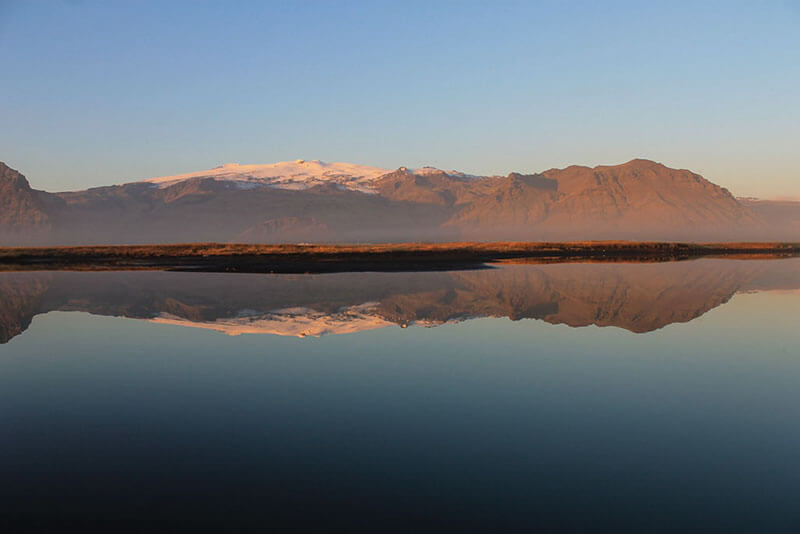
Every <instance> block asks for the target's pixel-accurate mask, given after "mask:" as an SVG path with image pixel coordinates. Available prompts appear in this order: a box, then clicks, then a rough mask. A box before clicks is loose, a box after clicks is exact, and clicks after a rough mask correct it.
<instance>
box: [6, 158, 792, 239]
mask: <svg viewBox="0 0 800 534" xmlns="http://www.w3.org/2000/svg"><path fill="white" fill-rule="evenodd" d="M384 171H385V172H384ZM0 173H1V174H0V188H2V189H0V191H2V192H3V194H2V196H0V244H4V245H19V244H65V245H68V244H112V243H131V244H136V243H168V242H187V241H218V242H230V241H233V240H236V239H237V238H240V239H242V238H243V239H246V240H247V242H287V241H309V242H315V241H317V242H362V241H367V242H376V241H383V242H389V241H445V240H528V241H541V240H584V239H602V240H605V239H631V240H707V241H709V240H732V239H739V240H741V239H751V240H755V239H791V238H794V239H797V238H800V235H798V229H800V225H795V224H794V223H793V222H790V223H786V221H785V219H786V217H789V219H790V221H791V220H793V219H792V217H795V215H794V214H793V212H792V213H789V214H788V215H786V213H788V212H786V213H784V214H783V215H782V217H783V218H782V219H776V218H775V217H772V216H771V215H769V214H766V215H765V214H764V213H765V210H763V209H761V207H760V206H754V205H752V203H747V202H746V201H743V200H739V199H736V198H735V197H734V196H733V195H731V193H730V192H729V191H728V190H727V189H726V188H724V187H721V186H719V185H717V184H714V183H712V182H710V181H708V180H706V179H705V178H703V177H702V176H701V175H699V174H697V173H694V172H692V171H690V170H687V169H671V168H669V167H666V166H665V165H663V164H661V163H658V162H655V161H651V160H646V159H641V158H637V159H633V160H630V161H628V162H626V163H623V164H620V165H598V166H595V167H586V166H579V165H573V166H569V167H565V168H564V169H549V170H546V171H543V172H541V173H521V172H512V173H509V174H508V175H506V176H475V175H469V174H465V173H461V172H458V171H443V170H440V169H436V168H433V167H422V168H420V169H410V168H406V167H400V168H398V169H396V170H394V171H389V170H386V169H381V168H378V167H368V166H361V165H356V164H351V163H327V162H324V161H319V160H311V161H307V160H295V161H293V162H278V163H275V164H266V165H239V164H227V165H222V166H220V167H217V168H216V169H210V170H207V171H196V172H192V173H186V174H181V175H173V176H167V177H157V178H151V179H147V180H143V181H138V182H129V183H125V184H121V185H112V186H105V187H95V188H92V189H88V190H84V191H69V192H62V193H48V192H44V191H37V190H35V189H32V188H31V186H30V184H29V183H28V181H27V180H26V179H25V178H24V176H23V175H22V174H21V173H19V172H17V171H14V170H13V169H11V168H10V167H8V166H6V165H5V164H2V166H1V167H0ZM784 211H785V210H784ZM790 211H791V210H790ZM770 221H773V222H770ZM775 221H778V222H777V223H776V222H775Z"/></svg>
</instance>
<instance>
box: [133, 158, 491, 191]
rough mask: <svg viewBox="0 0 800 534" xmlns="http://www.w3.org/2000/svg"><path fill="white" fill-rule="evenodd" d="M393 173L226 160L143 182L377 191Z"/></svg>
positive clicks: (430, 171)
mask: <svg viewBox="0 0 800 534" xmlns="http://www.w3.org/2000/svg"><path fill="white" fill-rule="evenodd" d="M400 170H401V171H404V172H410V173H413V174H415V175H418V176H430V175H435V174H445V175H447V176H450V177H453V178H460V179H478V178H483V177H482V176H475V175H472V174H465V173H463V172H459V171H455V170H452V171H442V170H440V169H437V168H436V167H420V168H418V169H407V168H406V167H400ZM390 172H392V170H390V169H382V168H380V167H369V166H367V165H356V164H354V163H342V162H333V163H331V162H327V161H320V160H318V159H315V160H304V159H298V160H295V161H279V162H278V163H268V164H261V165H240V164H238V163H226V164H225V165H220V166H219V167H215V168H213V169H209V170H205V171H196V172H190V173H186V174H176V175H174V176H160V177H157V178H148V179H147V180H143V182H146V183H150V184H154V185H156V186H158V187H159V188H166V187H170V186H172V185H175V184H177V183H180V182H184V181H187V180H192V179H196V178H214V179H215V180H219V181H225V182H233V183H235V184H236V185H237V187H238V188H239V189H252V188H255V187H261V186H268V187H273V188H277V189H289V190H294V191H302V190H304V189H309V188H311V187H314V186H318V185H330V184H335V185H338V186H339V187H340V188H342V189H344V190H349V191H360V192H362V193H375V192H376V191H375V187H374V185H375V182H376V181H377V180H378V179H379V178H381V177H382V176H384V175H386V174H389V173H390Z"/></svg>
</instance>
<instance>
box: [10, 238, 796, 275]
mask: <svg viewBox="0 0 800 534" xmlns="http://www.w3.org/2000/svg"><path fill="white" fill-rule="evenodd" d="M796 254H800V244H798V243H667V242H631V241H573V242H561V243H556V242H540V243H531V242H495V243H479V242H461V243H387V244H364V245H359V244H350V245H317V244H295V245H285V244H281V245H246V244H222V243H185V244H173V245H111V246H106V245H101V246H81V247H35V248H0V269H2V270H18V269H25V270H30V269H41V270H44V269H75V270H77V269H176V270H208V271H242V272H294V273H297V272H332V271H348V270H353V271H367V270H380V271H391V270H438V269H448V268H474V267H476V266H480V265H482V264H484V263H486V262H492V261H503V260H514V259H523V258H531V259H538V260H541V261H548V260H549V261H552V260H556V261H558V260H568V259H572V260H575V259H591V260H624V259H629V260H630V259H642V260H668V259H682V258H691V257H701V256H720V255H736V256H737V257H748V256H751V255H758V256H760V257H764V256H765V255H768V256H786V255H796Z"/></svg>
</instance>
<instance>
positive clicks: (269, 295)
mask: <svg viewBox="0 0 800 534" xmlns="http://www.w3.org/2000/svg"><path fill="white" fill-rule="evenodd" d="M795 288H800V259H790V260H765V261H753V260H750V261H736V260H716V259H706V260H698V261H687V262H672V263H649V264H635V263H615V264H613V263H602V264H600V263H583V264H581V263H575V264H548V265H507V266H502V267H500V268H497V269H489V270H479V271H460V272H420V273H343V274H328V275H298V276H291V275H257V274H256V275H254V274H209V273H171V272H49V273H6V274H0V342H3V343H5V342H7V341H8V340H9V339H11V338H12V337H14V336H16V335H19V334H20V333H22V332H23V331H24V330H25V329H26V328H27V327H28V326H29V325H30V323H31V320H32V318H33V316H35V315H37V314H41V313H47V312H49V311H55V310H61V311H84V312H89V313H93V314H98V315H112V316H122V317H131V318H137V319H146V320H150V321H154V322H158V323H167V324H181V325H185V326H194V327H200V328H208V329H214V330H218V331H220V332H225V333H228V334H242V333H270V334H280V335H293V336H304V335H313V336H318V335H323V334H331V333H350V332H357V331H362V330H369V329H373V328H380V327H384V326H389V325H392V324H399V325H402V326H406V325H411V324H416V325H425V326H431V325H437V324H442V323H446V322H453V321H459V320H464V319H469V318H474V317H508V318H510V319H512V320H518V319H523V318H536V319H542V320H544V321H547V322H550V323H554V324H567V325H570V326H585V325H592V324H593V325H598V326H617V327H620V328H624V329H627V330H630V331H632V332H649V331H652V330H656V329H658V328H661V327H663V326H666V325H668V324H671V323H676V322H687V321H691V320H692V319H694V318H696V317H699V316H700V315H702V314H703V313H705V312H707V311H708V310H710V309H712V308H714V307H716V306H719V305H721V304H724V303H725V302H727V301H728V299H730V298H731V297H732V296H733V295H734V294H736V293H737V292H740V291H750V290H764V289H795Z"/></svg>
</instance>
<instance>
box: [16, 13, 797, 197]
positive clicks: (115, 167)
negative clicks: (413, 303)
mask: <svg viewBox="0 0 800 534" xmlns="http://www.w3.org/2000/svg"><path fill="white" fill-rule="evenodd" d="M0 124H2V126H0V161H5V162H7V163H8V164H10V165H11V166H12V167H15V168H18V169H20V170H21V171H22V172H23V173H24V174H26V175H27V176H28V178H29V179H30V180H31V182H32V183H33V185H34V186H35V187H39V188H43V189H48V190H65V189H76V188H84V187H88V186H93V185H103V184H109V183H121V182H124V181H131V180H136V179H141V178H146V177H151V176H158V175H166V174H174V173H179V172H188V171H192V170H200V169H205V168H210V167H213V166H216V165H219V164H221V163H226V162H239V163H270V162H274V161H282V160H292V159H297V158H306V159H323V160H329V161H350V162H354V163H363V164H370V165H376V166H382V167H387V168H396V167H399V166H401V165H406V166H409V167H416V166H421V165H434V166H437V167H441V168H446V169H451V168H454V169H459V170H463V171H466V172H473V173H503V174H505V173H507V172H509V171H512V170H515V171H540V170H544V169H547V168H551V167H562V166H565V165H569V164H573V163H576V164H586V165H596V164H608V163H620V162H624V161H627V160H629V159H631V158H634V157H645V158H650V159H654V160H657V161H661V162H663V163H665V164H667V165H670V166H674V167H680V168H690V169H692V170H695V171H697V172H700V173H702V174H703V175H705V176H706V177H708V178H709V179H711V180H713V181H715V182H717V183H720V184H721V185H724V186H726V187H728V188H729V189H731V190H732V191H733V192H734V193H735V194H740V195H760V196H765V197H770V196H780V195H782V196H800V171H798V169H800V1H798V0H775V1H772V2H753V1H749V2H737V1H734V0H726V1H716V2H715V1H698V2H685V3H684V2H678V1H665V2H651V1H637V2H611V1H609V2H600V1H598V2H567V1H554V2H534V1H529V2H487V1H480V2H466V1H457V2H430V1H428V2H409V1H403V2H381V1H376V0H373V1H366V2H346V1H336V2H333V1H332V2H300V1H287V2H252V3H248V2H140V1H136V2H115V1H102V2H99V1H98V2H94V1H71V2H67V1H22V0H20V1H15V0H0Z"/></svg>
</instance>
